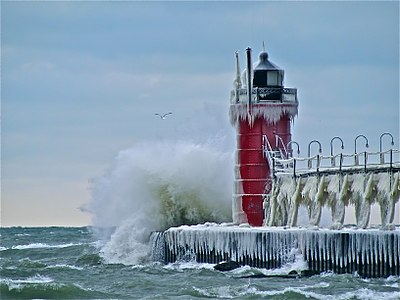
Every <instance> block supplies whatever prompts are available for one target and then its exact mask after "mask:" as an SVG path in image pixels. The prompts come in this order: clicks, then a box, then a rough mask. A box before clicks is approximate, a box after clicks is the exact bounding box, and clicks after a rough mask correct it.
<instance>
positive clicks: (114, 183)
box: [87, 140, 233, 264]
mask: <svg viewBox="0 0 400 300" xmlns="http://www.w3.org/2000/svg"><path fill="white" fill-rule="evenodd" d="M218 145H219V144H218V141H215V140H214V141H212V142H208V143H202V144H196V143H192V142H185V141H179V142H166V141H161V142H151V143H150V142H146V143H140V144H137V145H135V146H134V147H132V148H130V149H127V150H124V151H121V152H120V153H119V154H118V156H117V157H116V158H115V160H114V163H113V165H112V166H111V168H110V169H109V170H108V171H107V172H106V173H105V174H104V176H102V177H101V178H98V179H96V180H93V181H92V184H91V188H92V191H91V192H92V201H91V203H90V204H89V206H88V207H87V210H89V211H90V212H91V213H92V214H93V216H94V219H93V225H95V226H97V227H110V226H115V228H116V229H115V231H113V233H112V234H111V236H108V237H107V238H106V239H105V242H104V244H103V246H102V248H101V253H102V256H103V258H104V259H105V261H106V262H108V263H123V264H140V263H144V262H146V259H147V255H148V252H149V250H150V249H149V246H148V239H149V235H150V233H151V231H156V230H165V229H167V228H169V227H171V226H178V225H182V224H198V223H204V222H229V221H231V195H232V182H233V180H232V176H233V174H232V173H233V172H232V169H233V166H232V162H233V159H232V153H230V152H224V151H221V150H220V149H219V148H221V147H218Z"/></svg>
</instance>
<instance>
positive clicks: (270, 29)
mask: <svg viewBox="0 0 400 300" xmlns="http://www.w3.org/2000/svg"><path fill="white" fill-rule="evenodd" d="M263 42H265V47H266V50H267V52H268V53H269V58H270V60H271V61H272V62H274V63H275V64H277V65H278V66H279V67H281V68H282V69H284V70H285V86H287V87H293V88H297V90H298V99H299V115H298V117H296V119H295V120H294V126H293V136H292V138H293V140H295V141H297V142H298V143H299V144H300V146H301V151H302V152H303V154H305V152H306V151H305V149H306V146H307V144H308V143H309V142H310V141H311V140H314V139H317V140H319V141H321V143H322V144H323V151H324V153H326V154H328V153H329V142H330V140H331V138H332V137H334V136H340V137H342V139H343V140H344V142H345V150H344V152H346V153H352V152H353V151H354V138H355V137H356V136H357V135H358V134H364V135H365V136H367V137H368V139H369V143H370V145H371V147H370V149H369V150H371V151H377V150H378V149H379V136H380V134H381V133H383V132H390V133H392V135H393V136H394V138H395V146H394V147H395V148H397V149H398V148H399V113H400V112H399V2H398V1H386V2H385V1H379V2H374V1H356V2H350V1H309V2H308V1H301V2H300V1H298V2H297V1H294V2H286V1H282V2H272V1H257V2H251V1H243V2H241V1H223V2H211V1H207V2H200V1H196V2H195V1H188V2H185V1H178V2H174V1H161V2H157V1H146V2H141V1H120V2H119V1H115V2H111V1H110V2H108V1H98V2H97V1H65V2H64V1H56V2H51V1H21V2H16V1H2V2H1V225H2V226H50V225H61V226H84V225H88V224H90V222H91V215H90V214H88V213H86V212H83V211H82V210H80V207H82V206H84V205H85V204H87V203H88V202H89V201H90V199H91V192H90V182H91V181H92V180H93V179H94V178H98V177H99V176H102V174H103V173H104V172H105V170H107V168H109V166H110V164H111V163H112V161H113V159H114V158H115V157H116V156H117V154H118V152H119V151H121V150H123V149H127V148H129V147H131V146H132V145H135V144H136V143H140V142H142V141H147V140H155V139H168V138H171V139H172V138H179V137H181V138H183V139H185V138H190V139H193V140H195V141H200V142H201V140H202V139H203V140H204V139H206V138H207V136H211V135H214V134H217V133H218V134H224V135H226V136H227V137H228V138H229V139H231V140H233V139H234V129H233V128H231V127H230V124H229V121H228V108H229V93H230V90H231V89H232V88H233V80H234V77H235V59H234V52H235V51H236V50H239V52H240V58H241V66H242V68H243V66H244V61H245V57H244V53H245V49H246V48H247V47H248V46H250V47H251V48H252V49H253V61H254V62H255V61H256V60H257V55H258V53H259V52H260V51H261V50H262V43H263ZM169 111H171V112H173V115H172V116H171V118H168V119H167V120H165V121H161V120H160V119H157V117H156V116H154V113H156V112H160V113H162V112H169ZM384 142H385V143H384V147H386V148H387V147H389V146H388V140H384ZM359 147H360V148H362V145H361V144H360V145H359Z"/></svg>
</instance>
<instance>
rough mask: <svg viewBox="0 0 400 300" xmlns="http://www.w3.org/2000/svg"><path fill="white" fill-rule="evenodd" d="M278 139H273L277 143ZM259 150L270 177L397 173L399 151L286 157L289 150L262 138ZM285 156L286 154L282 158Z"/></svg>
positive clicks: (398, 168)
mask: <svg viewBox="0 0 400 300" xmlns="http://www.w3.org/2000/svg"><path fill="white" fill-rule="evenodd" d="M278 140H279V137H277V141H278ZM263 145H264V147H263V151H264V154H265V157H266V158H267V159H268V161H269V163H270V166H271V168H272V174H273V176H283V175H284V176H287V175H291V176H295V177H296V176H303V177H304V176H313V175H315V174H320V173H321V174H337V173H339V174H340V173H360V172H369V171H373V172H376V173H378V172H388V171H389V172H390V171H398V170H400V151H399V150H396V149H390V150H386V151H378V152H367V151H363V152H358V153H352V154H345V153H339V154H336V155H322V154H317V155H313V156H308V157H289V153H290V151H288V150H287V149H286V148H285V147H283V148H282V149H283V151H282V150H279V149H281V147H278V148H279V149H278V148H277V149H275V150H274V149H272V147H271V145H270V143H269V141H268V138H267V137H266V136H264V137H263ZM284 153H286V154H287V155H284Z"/></svg>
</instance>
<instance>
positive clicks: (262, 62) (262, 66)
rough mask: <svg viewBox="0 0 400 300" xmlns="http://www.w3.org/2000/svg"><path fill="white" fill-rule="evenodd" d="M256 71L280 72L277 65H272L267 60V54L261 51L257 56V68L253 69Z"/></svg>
mask: <svg viewBox="0 0 400 300" xmlns="http://www.w3.org/2000/svg"><path fill="white" fill-rule="evenodd" d="M258 70H260V71H261V70H281V68H279V67H278V66H277V65H275V64H273V63H272V62H270V61H269V60H268V53H267V52H266V51H262V52H261V53H260V55H259V61H258V64H257V66H256V67H255V68H254V71H258Z"/></svg>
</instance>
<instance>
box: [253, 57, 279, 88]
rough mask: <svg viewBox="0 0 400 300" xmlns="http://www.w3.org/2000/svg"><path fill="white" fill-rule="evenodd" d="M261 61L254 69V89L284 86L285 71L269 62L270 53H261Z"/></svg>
mask: <svg viewBox="0 0 400 300" xmlns="http://www.w3.org/2000/svg"><path fill="white" fill-rule="evenodd" d="M259 59H260V60H259V62H258V64H257V66H256V67H255V68H254V75H253V76H254V77H253V87H260V88H261V87H263V88H266V87H281V86H283V75H284V71H283V70H282V69H280V68H279V67H278V66H276V65H275V64H273V63H272V62H270V61H269V60H268V53H267V52H265V51H263V52H261V53H260V55H259Z"/></svg>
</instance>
